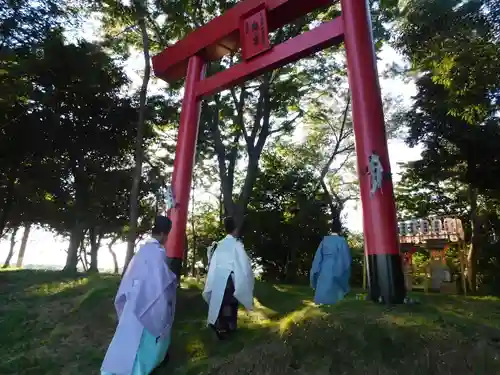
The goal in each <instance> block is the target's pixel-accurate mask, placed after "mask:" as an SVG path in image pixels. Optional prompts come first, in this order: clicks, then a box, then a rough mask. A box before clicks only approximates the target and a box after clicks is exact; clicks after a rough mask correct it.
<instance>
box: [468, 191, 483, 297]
mask: <svg viewBox="0 0 500 375" xmlns="http://www.w3.org/2000/svg"><path fill="white" fill-rule="evenodd" d="M468 198H469V204H470V224H471V232H472V233H471V239H470V242H471V243H470V249H469V254H468V255H467V281H468V284H469V289H470V291H471V293H475V292H476V289H477V279H476V275H477V259H478V255H479V247H480V232H481V225H480V223H479V215H478V209H477V189H475V188H473V187H472V185H469V188H468Z"/></svg>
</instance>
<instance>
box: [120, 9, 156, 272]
mask: <svg viewBox="0 0 500 375" xmlns="http://www.w3.org/2000/svg"><path fill="white" fill-rule="evenodd" d="M136 5H137V6H138V8H139V9H138V12H139V15H140V17H139V21H138V24H139V27H140V30H141V34H142V52H143V55H144V76H143V78H142V86H141V91H140V95H139V101H140V107H139V120H138V122H137V137H136V140H135V168H134V174H133V176H132V188H131V191H130V223H129V232H128V236H127V237H128V238H127V253H126V256H125V264H124V266H123V272H125V271H126V269H127V266H128V264H129V263H130V261H131V260H132V257H133V256H134V249H135V240H136V235H137V221H138V218H139V191H140V183H141V175H142V163H143V159H144V149H143V144H142V143H143V138H144V127H145V125H146V124H145V115H146V99H147V94H148V84H149V78H150V75H151V62H150V57H149V38H148V31H147V28H146V17H145V16H146V14H145V13H146V9H145V6H144V5H138V4H136Z"/></svg>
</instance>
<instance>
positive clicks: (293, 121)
mask: <svg viewBox="0 0 500 375" xmlns="http://www.w3.org/2000/svg"><path fill="white" fill-rule="evenodd" d="M303 114H304V111H302V110H300V111H299V113H297V116H295V117H294V118H293V119H291V120H288V121H285V123H284V124H283V125H281V126H280V127H279V128H278V129H275V130H271V131H270V132H269V134H276V133H279V132H281V131H283V130H286V129H287V128H288V127H290V126H292V125H293V124H294V123H295V122H296V121H297V120H298V119H299V117H300V116H302V115H303Z"/></svg>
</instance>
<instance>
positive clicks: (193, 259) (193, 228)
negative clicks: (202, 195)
mask: <svg viewBox="0 0 500 375" xmlns="http://www.w3.org/2000/svg"><path fill="white" fill-rule="evenodd" d="M194 182H195V183H193V188H192V189H193V191H192V193H191V232H192V238H193V242H192V243H191V254H192V256H191V276H193V277H194V275H195V265H196V246H197V243H196V242H197V241H196V224H195V222H194V221H195V216H194V212H195V208H196V200H195V198H194V191H195V187H196V181H194ZM184 264H185V265H186V269H187V263H186V262H185V263H184Z"/></svg>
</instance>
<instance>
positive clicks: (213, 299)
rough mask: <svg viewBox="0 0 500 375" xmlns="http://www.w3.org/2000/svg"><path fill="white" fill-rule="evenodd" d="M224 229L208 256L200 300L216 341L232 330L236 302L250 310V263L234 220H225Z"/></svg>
mask: <svg viewBox="0 0 500 375" xmlns="http://www.w3.org/2000/svg"><path fill="white" fill-rule="evenodd" d="M224 228H225V231H226V233H227V236H226V237H225V238H224V239H223V240H221V241H220V242H219V243H218V244H217V246H216V247H215V250H214V251H213V253H212V254H211V257H210V265H209V268H208V275H207V279H206V282H205V288H204V290H203V298H204V299H205V301H206V302H207V303H208V318H207V324H208V326H209V327H211V328H212V329H213V330H214V331H215V333H216V334H217V337H219V339H224V338H226V337H227V336H228V335H229V334H230V333H232V332H234V331H235V330H236V328H237V320H238V303H241V304H242V305H243V306H244V307H245V308H246V309H247V310H252V308H253V288H254V282H255V279H254V274H253V270H252V264H251V261H250V258H249V257H248V255H247V253H246V252H245V248H244V247H243V243H242V242H241V241H240V240H239V239H238V229H237V227H236V224H235V221H234V219H233V218H231V217H228V218H226V219H225V220H224Z"/></svg>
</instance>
